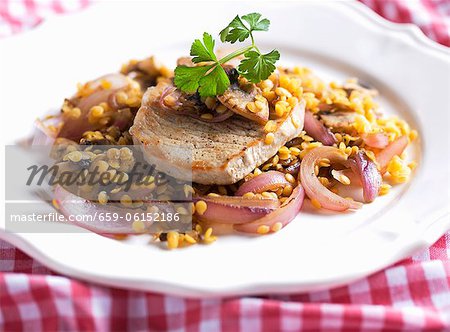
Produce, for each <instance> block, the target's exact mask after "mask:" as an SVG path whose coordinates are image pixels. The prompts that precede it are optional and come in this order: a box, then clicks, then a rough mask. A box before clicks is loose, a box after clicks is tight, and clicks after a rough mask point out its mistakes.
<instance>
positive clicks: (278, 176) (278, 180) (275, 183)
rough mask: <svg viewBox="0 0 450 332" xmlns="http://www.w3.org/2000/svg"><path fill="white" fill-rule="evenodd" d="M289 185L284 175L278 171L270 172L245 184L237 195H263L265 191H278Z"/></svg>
mask: <svg viewBox="0 0 450 332" xmlns="http://www.w3.org/2000/svg"><path fill="white" fill-rule="evenodd" d="M288 184H289V182H288V181H287V180H286V177H285V176H284V173H281V172H278V171H268V172H266V173H261V174H259V175H257V176H255V177H253V178H251V179H250V180H248V181H247V182H244V183H243V184H242V185H241V186H240V187H239V189H238V190H237V191H236V193H235V195H236V196H242V195H244V194H245V193H248V192H252V193H255V194H256V193H262V192H264V191H269V190H276V189H278V188H280V187H284V186H286V185H288Z"/></svg>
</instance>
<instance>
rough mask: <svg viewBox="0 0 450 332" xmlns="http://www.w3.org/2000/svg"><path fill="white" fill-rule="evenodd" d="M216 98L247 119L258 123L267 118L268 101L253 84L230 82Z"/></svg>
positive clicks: (263, 121)
mask: <svg viewBox="0 0 450 332" xmlns="http://www.w3.org/2000/svg"><path fill="white" fill-rule="evenodd" d="M217 99H219V101H220V102H221V103H222V104H223V105H224V106H226V107H227V108H228V109H230V110H231V111H233V112H234V113H236V114H239V115H241V116H243V117H245V118H247V119H250V120H252V121H255V122H257V123H260V124H265V123H266V122H267V121H268V120H269V103H268V102H267V99H266V98H264V97H263V96H262V94H261V89H259V88H258V87H257V86H256V85H254V84H246V85H245V86H239V83H234V84H232V85H231V86H230V87H229V88H228V89H227V90H226V91H225V92H224V93H223V95H221V96H217Z"/></svg>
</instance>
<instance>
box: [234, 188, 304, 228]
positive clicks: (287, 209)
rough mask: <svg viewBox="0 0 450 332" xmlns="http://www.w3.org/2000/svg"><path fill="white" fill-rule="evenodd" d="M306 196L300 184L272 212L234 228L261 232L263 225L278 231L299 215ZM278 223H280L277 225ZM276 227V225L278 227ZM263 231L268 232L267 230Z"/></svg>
mask: <svg viewBox="0 0 450 332" xmlns="http://www.w3.org/2000/svg"><path fill="white" fill-rule="evenodd" d="M304 198H305V191H304V190H303V187H302V186H301V185H300V184H299V185H298V186H297V187H295V189H294V190H293V191H292V194H291V196H289V198H288V199H287V200H286V201H285V202H284V203H283V204H282V205H281V206H280V207H279V208H278V209H276V210H275V211H273V212H272V213H270V214H268V215H266V216H264V217H262V218H260V219H257V220H254V221H252V222H250V223H246V224H236V225H234V229H235V230H237V231H239V232H244V233H261V228H260V227H261V226H263V227H267V228H266V229H267V232H270V231H276V230H278V229H279V228H282V227H284V226H286V225H287V224H289V223H290V222H291V221H292V220H294V218H295V217H296V216H297V214H298V212H299V211H300V209H301V208H302V205H303V200H304ZM277 224H278V225H277ZM277 226H278V228H275V229H274V227H277ZM263 232H266V231H265V230H264V231H263Z"/></svg>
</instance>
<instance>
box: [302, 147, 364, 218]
mask: <svg viewBox="0 0 450 332" xmlns="http://www.w3.org/2000/svg"><path fill="white" fill-rule="evenodd" d="M323 158H327V159H329V160H330V162H331V163H333V162H337V163H345V162H346V161H347V155H346V154H344V153H343V152H342V151H340V150H339V149H337V148H335V147H328V146H321V147H317V148H314V149H312V150H311V151H310V152H308V153H307V154H306V155H305V157H304V158H303V160H302V164H301V166H300V181H301V184H302V186H303V187H304V189H305V192H306V195H308V197H309V198H310V199H315V200H317V201H318V202H319V203H320V205H321V206H322V207H323V208H325V209H329V210H334V211H345V210H348V209H358V208H360V207H361V206H362V204H361V203H360V202H355V201H351V200H348V199H345V198H342V197H341V196H339V195H336V194H335V193H333V192H331V191H330V190H328V189H327V188H326V187H325V186H323V185H322V184H321V183H320V181H319V179H318V178H317V176H316V175H315V166H316V165H317V164H318V163H319V162H320V160H322V159H323Z"/></svg>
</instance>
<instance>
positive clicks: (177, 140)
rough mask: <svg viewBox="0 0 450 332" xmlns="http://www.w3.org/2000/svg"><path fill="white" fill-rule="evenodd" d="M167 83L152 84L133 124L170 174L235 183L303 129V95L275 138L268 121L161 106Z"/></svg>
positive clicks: (146, 148)
mask: <svg viewBox="0 0 450 332" xmlns="http://www.w3.org/2000/svg"><path fill="white" fill-rule="evenodd" d="M164 89H165V87H164V85H158V86H156V87H152V88H150V89H148V90H147V92H146V93H145V95H144V97H143V101H142V106H141V108H140V109H139V112H138V113H137V115H136V118H135V120H134V125H133V126H132V128H131V129H130V133H131V134H132V135H133V139H134V141H135V143H136V144H143V146H144V151H145V156H146V158H147V160H148V161H149V162H150V163H152V164H155V166H156V167H157V168H158V169H159V170H162V171H164V172H166V173H168V174H169V175H172V176H174V177H176V178H179V179H185V180H190V179H191V174H192V181H193V182H197V183H201V184H232V183H235V182H237V181H239V180H240V179H242V178H243V177H244V176H246V175H247V174H249V173H250V172H251V171H253V169H254V168H255V167H257V166H259V165H261V164H262V163H264V162H265V161H267V160H268V159H269V158H270V157H272V156H273V155H274V154H275V153H276V152H277V151H278V149H279V148H280V147H281V146H283V145H284V144H285V143H286V142H287V141H289V140H291V139H292V138H294V137H296V136H298V135H299V134H300V132H301V130H302V129H303V119H304V108H305V103H304V102H303V101H302V102H301V103H300V104H299V105H298V106H297V107H295V108H294V109H293V110H292V111H291V113H290V114H288V115H287V116H286V117H285V118H284V119H280V120H277V121H275V122H276V124H277V130H276V131H275V132H274V134H275V138H274V140H273V143H272V144H269V145H266V144H265V143H264V139H265V136H266V133H265V132H264V128H263V126H261V125H259V124H257V123H255V122H253V121H249V120H248V119H245V118H242V117H238V116H234V117H231V118H229V119H227V120H226V121H222V122H218V123H207V122H203V121H200V120H198V119H195V118H192V117H188V116H185V115H179V114H177V113H176V112H171V111H167V110H165V109H164V108H163V107H161V104H160V99H161V95H162V94H163V93H164Z"/></svg>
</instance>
